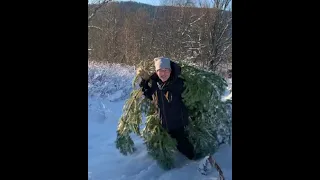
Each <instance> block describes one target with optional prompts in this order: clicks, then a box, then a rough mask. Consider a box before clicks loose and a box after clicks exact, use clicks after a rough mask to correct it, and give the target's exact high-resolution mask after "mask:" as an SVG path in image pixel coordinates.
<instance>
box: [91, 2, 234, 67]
mask: <svg viewBox="0 0 320 180" xmlns="http://www.w3.org/2000/svg"><path fill="white" fill-rule="evenodd" d="M92 7H94V5H89V6H88V11H89V12H88V13H90V10H92ZM218 12H219V13H218ZM218 15H219V16H218ZM217 18H219V21H217ZM231 19H232V14H231V12H226V11H224V12H223V13H221V11H217V10H216V9H213V8H196V7H178V6H176V7H173V6H152V5H147V4H142V3H136V2H111V3H108V4H106V5H105V6H103V7H102V8H101V9H99V11H97V13H96V16H95V17H94V18H93V19H92V21H91V22H90V23H89V31H88V48H89V49H92V51H90V59H93V60H96V61H108V62H117V63H126V64H130V65H133V64H136V63H137V62H139V61H140V60H145V59H152V58H154V57H156V56H168V57H171V58H172V59H174V60H175V59H176V60H182V59H189V60H191V61H192V62H196V63H200V64H203V66H211V68H212V67H213V66H214V65H215V63H217V62H218V63H221V64H231V63H232V55H231V54H232V45H231V44H232V21H231ZM220 22H221V24H218V23H220Z"/></svg>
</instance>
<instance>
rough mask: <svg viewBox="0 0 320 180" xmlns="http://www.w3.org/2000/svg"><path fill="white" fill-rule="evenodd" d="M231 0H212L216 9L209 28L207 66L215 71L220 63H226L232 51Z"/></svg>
mask: <svg viewBox="0 0 320 180" xmlns="http://www.w3.org/2000/svg"><path fill="white" fill-rule="evenodd" d="M231 2H232V1H231V0H214V1H213V7H214V8H216V9H218V11H217V13H216V14H215V18H214V23H213V25H212V28H211V33H210V39H211V48H210V57H209V64H208V65H209V67H210V69H212V70H214V71H216V70H217V68H218V66H219V65H221V64H223V63H224V64H228V60H230V57H232V56H231V54H232V53H231V52H230V51H232V12H231V11H230V10H231V6H230V5H231V4H230V3H231Z"/></svg>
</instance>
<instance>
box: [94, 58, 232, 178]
mask: <svg viewBox="0 0 320 180" xmlns="http://www.w3.org/2000/svg"><path fill="white" fill-rule="evenodd" d="M88 68H89V69H88V70H89V73H88V76H89V78H88V79H89V81H88V90H89V91H88V103H89V104H88V113H89V114H88V179H90V180H156V179H157V180H171V179H172V180H175V179H195V180H196V179H197V180H209V179H211V180H213V179H217V177H218V173H217V172H216V170H213V171H212V173H210V174H208V175H207V176H204V175H201V174H200V173H199V172H197V168H198V165H199V162H196V161H190V160H187V159H186V158H185V157H184V156H182V155H181V154H180V153H177V156H176V162H177V164H179V167H178V168H175V169H172V170H170V171H165V170H162V169H161V168H160V167H159V166H158V165H157V163H156V161H155V160H153V159H152V158H151V157H150V156H149V155H148V153H147V150H146V147H145V146H144V144H143V141H142V139H140V138H139V137H137V136H135V135H133V136H132V139H133V141H134V143H135V147H136V148H137V151H136V152H135V153H134V154H132V155H128V156H124V155H122V154H121V153H120V152H119V150H118V149H117V148H116V147H115V140H116V129H117V125H118V120H119V118H120V116H121V114H122V107H123V105H124V103H125V100H126V98H127V97H128V95H129V93H130V91H131V84H132V80H133V76H134V73H135V71H134V68H133V67H129V66H127V67H123V66H120V65H115V64H108V65H102V64H93V63H89V64H88ZM225 95H226V96H227V94H225ZM214 158H215V160H216V161H217V163H218V164H219V166H220V167H221V169H222V171H223V173H224V176H225V179H226V180H232V145H231V146H229V145H222V146H221V147H220V149H219V151H218V152H217V153H216V154H214Z"/></svg>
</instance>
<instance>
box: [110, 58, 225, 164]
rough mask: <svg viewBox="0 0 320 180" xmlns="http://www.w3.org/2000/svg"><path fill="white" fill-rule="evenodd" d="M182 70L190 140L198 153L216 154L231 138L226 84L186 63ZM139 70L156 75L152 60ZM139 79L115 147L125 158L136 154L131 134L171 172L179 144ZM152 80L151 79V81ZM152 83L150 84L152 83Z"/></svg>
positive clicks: (125, 112) (122, 121)
mask: <svg viewBox="0 0 320 180" xmlns="http://www.w3.org/2000/svg"><path fill="white" fill-rule="evenodd" d="M176 63H177V64H179V65H180V67H181V72H182V74H181V76H180V77H181V78H182V79H184V80H185V91H184V93H183V94H182V97H183V100H184V103H185V105H186V106H187V108H188V110H189V125H188V127H187V128H186V130H187V131H189V137H188V138H189V139H190V141H191V142H192V144H193V145H194V147H195V153H196V154H197V155H198V156H199V157H204V156H206V155H208V154H210V153H214V152H215V151H216V149H217V147H218V145H219V143H220V142H221V141H222V140H225V139H228V138H229V136H230V133H231V131H230V128H229V127H230V126H231V124H230V123H231V120H230V117H229V116H228V114H227V110H226V105H227V104H226V103H225V102H222V101H221V95H222V94H223V92H224V91H225V88H226V86H227V83H226V81H225V80H224V79H223V78H222V77H220V76H218V75H216V74H214V73H213V72H208V71H205V70H201V69H199V68H197V67H194V66H192V65H188V64H186V63H178V62H176ZM140 67H141V68H143V69H144V70H146V71H147V72H148V73H149V75H151V74H152V73H154V72H155V70H154V64H153V61H150V62H143V63H140ZM138 81H139V77H138V76H136V77H135V78H134V80H133V84H132V85H133V88H134V89H133V91H132V92H131V94H130V97H129V98H128V100H127V101H126V103H125V105H124V107H123V114H122V116H121V117H120V120H119V125H118V130H117V139H116V147H117V148H118V149H119V150H120V152H121V153H122V154H124V155H128V154H131V153H133V152H134V142H133V141H132V139H131V138H130V133H135V134H137V135H139V136H140V137H142V138H143V140H144V143H145V145H146V147H147V150H148V152H149V154H150V155H151V156H152V157H153V158H154V159H155V160H156V161H157V162H158V164H159V165H160V167H162V168H163V169H171V168H173V167H174V165H173V161H174V158H173V155H174V152H175V151H176V141H175V139H173V138H171V137H170V135H169V134H168V133H167V132H166V131H165V130H164V129H163V128H162V126H161V124H160V122H161V121H160V119H159V116H158V112H157V111H158V108H157V105H156V103H155V100H153V101H150V100H149V99H147V98H144V96H143V93H142V89H141V88H137V83H138ZM150 81H151V80H150ZM150 84H151V82H150ZM143 116H146V123H145V127H144V129H143V130H142V131H141V130H140V125H142V117H143Z"/></svg>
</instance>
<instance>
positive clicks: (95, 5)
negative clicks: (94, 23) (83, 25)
mask: <svg viewBox="0 0 320 180" xmlns="http://www.w3.org/2000/svg"><path fill="white" fill-rule="evenodd" d="M110 1H111V0H102V1H101V0H97V1H96V3H94V2H93V3H91V4H92V5H93V8H92V9H91V10H89V11H88V13H90V15H89V16H88V23H89V22H90V21H91V20H92V18H93V17H94V16H95V15H96V13H97V11H98V10H99V9H100V8H101V7H102V6H103V5H105V4H107V3H108V2H110ZM88 4H89V0H88Z"/></svg>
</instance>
